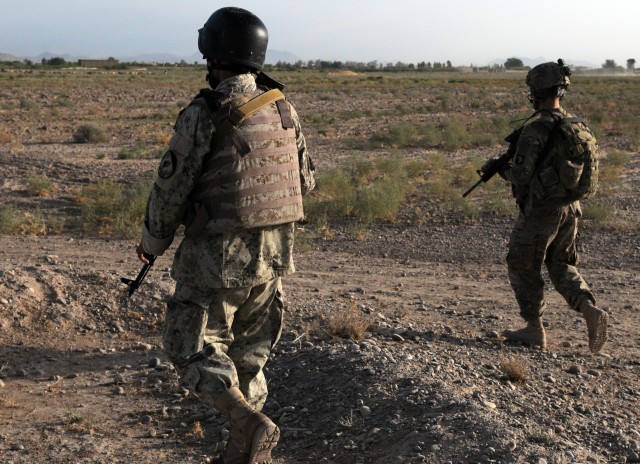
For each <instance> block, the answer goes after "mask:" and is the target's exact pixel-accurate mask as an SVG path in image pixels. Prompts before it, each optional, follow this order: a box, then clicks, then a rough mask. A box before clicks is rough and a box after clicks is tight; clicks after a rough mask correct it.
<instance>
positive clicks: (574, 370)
mask: <svg viewBox="0 0 640 464" xmlns="http://www.w3.org/2000/svg"><path fill="white" fill-rule="evenodd" d="M568 372H569V374H574V375H580V374H582V368H581V367H580V366H578V365H577V364H574V365H572V366H571V367H569V369H568Z"/></svg>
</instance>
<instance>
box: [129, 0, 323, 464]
mask: <svg viewBox="0 0 640 464" xmlns="http://www.w3.org/2000/svg"><path fill="white" fill-rule="evenodd" d="M267 41H268V35H267V30H266V28H265V26H264V24H263V23H262V22H261V21H260V19H259V18H257V17H256V16H255V15H253V14H252V13H250V12H248V11H246V10H243V9H240V8H231V7H230V8H222V9H220V10H217V11H216V12H214V13H213V14H212V15H211V17H210V18H209V19H208V21H207V22H206V24H205V25H204V27H203V28H202V29H200V31H199V39H198V48H199V49H200V51H201V52H202V54H203V55H204V57H205V58H206V59H207V68H208V74H207V80H208V82H209V85H210V86H211V88H212V89H214V90H203V91H201V92H200V94H199V95H198V96H197V97H196V98H195V99H194V100H193V101H192V102H191V104H190V105H189V106H188V107H187V108H185V109H184V110H183V111H182V112H181V113H180V115H179V117H178V120H177V122H176V124H175V133H174V135H173V137H172V139H171V141H170V142H169V150H168V151H167V153H166V154H165V155H164V157H163V158H162V160H161V162H160V166H159V168H158V176H157V179H156V182H155V185H154V187H153V189H152V191H151V193H150V195H149V200H148V205H147V212H146V216H145V221H144V226H143V234H142V241H141V242H140V245H139V246H138V248H137V250H136V251H137V253H138V257H139V258H140V260H141V261H143V262H146V261H147V259H146V258H145V256H144V253H147V254H152V255H161V254H163V253H164V251H165V250H166V249H167V248H168V247H169V246H170V244H171V242H172V241H173V238H174V234H175V232H176V230H177V228H178V226H179V225H180V224H185V226H186V232H185V237H184V239H183V240H182V242H181V244H180V246H179V247H178V249H177V251H176V254H175V257H174V261H173V267H172V277H173V278H174V279H175V280H176V289H175V293H174V295H173V297H172V298H171V300H170V301H169V303H168V307H167V313H166V319H165V328H164V332H163V340H164V349H165V351H166V353H167V354H168V356H169V357H170V359H171V360H172V362H173V363H174V364H175V365H176V367H177V368H178V371H179V373H180V375H181V377H182V378H183V380H186V381H187V382H188V383H189V385H190V386H191V387H192V388H193V389H194V391H195V392H197V394H198V395H199V396H200V397H201V398H202V399H203V400H205V401H207V402H209V403H210V404H212V405H213V406H214V407H215V408H216V409H217V410H218V411H219V412H221V413H222V414H224V415H226V416H227V417H228V418H229V421H230V424H231V430H230V437H229V440H228V442H227V446H226V448H225V451H224V452H223V455H222V456H221V457H220V458H219V460H218V461H217V462H221V463H224V464H258V463H259V464H263V463H270V462H272V461H271V450H272V449H273V448H274V447H275V446H276V444H277V441H278V438H279V430H278V427H277V426H276V425H275V424H274V423H273V422H272V421H271V420H270V419H269V418H268V417H267V416H265V415H264V414H262V413H261V412H260V411H261V409H262V407H263V405H264V403H265V401H266V398H267V384H266V380H265V377H264V374H263V371H262V369H263V367H264V365H265V363H266V361H267V359H268V357H269V354H270V352H271V349H272V348H273V346H274V345H275V344H276V342H277V341H278V339H279V337H280V333H281V330H282V320H283V315H284V302H283V294H282V286H281V281H280V279H281V277H282V276H284V275H288V274H291V273H292V272H294V264H293V256H292V253H293V241H294V229H295V227H294V226H295V222H296V221H298V220H301V219H302V218H303V216H304V215H303V212H302V195H305V194H306V193H308V192H309V191H311V190H312V189H313V188H314V186H315V181H314V176H313V173H314V167H313V163H312V161H311V159H310V157H309V154H308V152H307V147H306V143H305V139H304V136H303V134H302V132H301V129H300V122H299V119H298V116H297V113H296V111H295V109H294V108H293V106H291V104H290V103H289V102H287V101H286V99H285V98H284V95H283V94H282V93H281V92H280V89H269V88H268V87H265V86H262V85H259V84H257V83H256V79H257V80H258V81H259V82H266V83H268V84H278V83H277V82H275V81H273V80H271V79H270V78H268V77H267V76H265V75H264V74H263V73H262V72H261V70H262V66H263V63H264V58H265V53H266V48H267ZM280 88H281V87H280Z"/></svg>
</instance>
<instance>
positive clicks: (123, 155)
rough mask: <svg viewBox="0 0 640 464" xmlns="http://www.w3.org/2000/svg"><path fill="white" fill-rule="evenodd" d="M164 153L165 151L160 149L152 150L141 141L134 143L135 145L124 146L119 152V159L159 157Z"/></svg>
mask: <svg viewBox="0 0 640 464" xmlns="http://www.w3.org/2000/svg"><path fill="white" fill-rule="evenodd" d="M158 154H159V156H158ZM163 154H164V151H163V152H161V153H160V152H159V151H156V150H152V149H150V148H149V147H147V146H146V145H144V144H140V143H139V144H137V145H134V146H133V147H124V148H122V149H121V150H120V151H119V152H118V159H119V160H128V159H141V158H148V157H150V156H151V157H155V158H158V157H162V155H163Z"/></svg>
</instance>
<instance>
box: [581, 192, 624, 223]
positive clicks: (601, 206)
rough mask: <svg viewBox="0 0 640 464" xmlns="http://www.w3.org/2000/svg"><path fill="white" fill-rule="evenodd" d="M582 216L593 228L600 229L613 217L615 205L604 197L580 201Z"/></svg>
mask: <svg viewBox="0 0 640 464" xmlns="http://www.w3.org/2000/svg"><path fill="white" fill-rule="evenodd" d="M581 206H582V217H583V219H584V220H585V221H588V222H589V224H590V225H591V226H592V227H594V228H595V229H602V228H604V227H606V225H607V224H609V222H610V221H611V220H612V219H613V218H614V217H615V215H616V214H615V213H616V208H615V206H614V205H613V204H612V203H611V202H610V201H608V200H606V199H595V200H589V201H585V202H583V203H582V205H581Z"/></svg>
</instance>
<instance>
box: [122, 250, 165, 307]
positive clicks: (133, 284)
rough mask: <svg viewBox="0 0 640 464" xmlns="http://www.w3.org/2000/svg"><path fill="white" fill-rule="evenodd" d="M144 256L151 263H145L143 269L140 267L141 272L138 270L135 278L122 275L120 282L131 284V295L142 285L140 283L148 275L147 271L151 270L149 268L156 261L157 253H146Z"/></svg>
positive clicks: (129, 291)
mask: <svg viewBox="0 0 640 464" xmlns="http://www.w3.org/2000/svg"><path fill="white" fill-rule="evenodd" d="M144 257H145V258H147V260H148V261H149V264H144V265H143V266H142V269H140V272H138V276H137V277H136V278H135V280H131V279H127V278H126V277H120V282H122V283H124V284H127V285H128V286H129V290H128V293H129V296H131V295H133V292H135V291H136V290H137V289H138V287H140V284H141V283H142V281H143V280H144V278H145V277H146V275H147V272H149V269H150V268H151V266H153V263H154V262H155V261H156V256H155V255H150V254H147V253H144Z"/></svg>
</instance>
